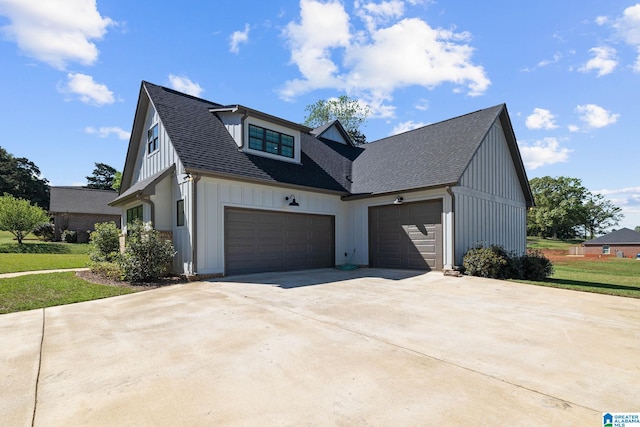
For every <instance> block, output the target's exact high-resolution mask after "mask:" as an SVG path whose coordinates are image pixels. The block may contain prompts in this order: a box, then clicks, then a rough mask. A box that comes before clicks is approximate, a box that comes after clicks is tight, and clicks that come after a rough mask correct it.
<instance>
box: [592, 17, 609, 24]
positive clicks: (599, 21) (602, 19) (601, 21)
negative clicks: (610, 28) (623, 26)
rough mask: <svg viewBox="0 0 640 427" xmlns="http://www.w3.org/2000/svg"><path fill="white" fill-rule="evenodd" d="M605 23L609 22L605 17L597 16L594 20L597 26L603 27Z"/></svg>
mask: <svg viewBox="0 0 640 427" xmlns="http://www.w3.org/2000/svg"><path fill="white" fill-rule="evenodd" d="M607 22H609V18H607V17H606V16H597V17H596V19H595V23H596V24H598V25H604V24H606V23H607Z"/></svg>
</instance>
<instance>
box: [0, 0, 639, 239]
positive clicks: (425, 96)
mask: <svg viewBox="0 0 640 427" xmlns="http://www.w3.org/2000/svg"><path fill="white" fill-rule="evenodd" d="M0 58H2V74H1V75H2V79H0V96H1V99H2V102H1V103H0V109H1V110H0V113H1V114H0V126H1V128H2V130H3V133H4V135H5V137H4V138H3V140H2V142H0V146H2V147H4V148H5V149H6V150H7V151H9V152H10V153H12V154H13V155H15V156H17V157H27V158H28V159H30V160H32V161H33V162H35V164H36V165H37V166H38V167H39V168H40V169H41V171H42V173H43V176H44V177H45V178H47V179H48V180H49V181H50V183H51V185H83V184H86V179H85V177H86V176H87V175H90V174H91V172H92V171H93V168H94V163H95V162H102V163H107V164H109V165H111V166H113V167H115V168H116V169H118V170H122V168H123V166H124V160H125V155H126V150H127V145H128V138H129V132H130V131H131V127H132V121H133V116H134V112H135V107H136V101H137V97H138V93H139V89H140V82H141V80H147V81H150V82H152V83H155V84H160V85H164V86H168V87H173V88H175V89H178V90H181V91H185V92H188V93H191V94H194V95H197V96H200V97H202V98H205V99H208V100H211V101H215V102H219V103H222V104H236V103H237V104H243V105H246V106H248V107H251V108H254V109H257V110H261V111H264V112H266V113H269V114H273V115H276V116H280V117H283V118H286V119H288V120H291V121H295V122H302V121H303V120H304V116H305V111H304V108H305V106H306V105H309V104H312V103H314V102H315V101H317V100H319V99H327V98H330V97H337V96H340V95H343V94H348V95H350V96H351V97H354V98H357V99H359V100H360V101H361V102H363V103H366V104H367V105H368V106H369V107H370V108H371V109H372V111H373V116H372V117H371V118H370V119H369V120H368V122H367V125H366V126H365V127H364V128H363V132H364V133H365V135H366V136H367V138H368V140H370V141H372V140H375V139H378V138H381V137H385V136H388V135H390V134H393V133H398V132H401V131H404V130H409V129H412V128H414V127H417V126H422V125H425V124H429V123H434V122H437V121H440V120H444V119H447V118H450V117H454V116H458V115H462V114H466V113H468V112H472V111H476V110H478V109H481V108H486V107H490V106H493V105H496V104H500V103H503V102H504V103H506V104H507V107H508V110H509V113H510V115H511V120H512V123H513V127H514V130H515V133H516V137H517V138H518V142H519V145H520V150H521V153H522V156H523V159H524V161H525V164H526V167H527V173H528V176H529V178H533V177H539V176H546V175H549V176H560V175H564V176H570V177H575V178H580V179H581V180H582V182H583V184H584V185H585V186H586V187H587V188H588V189H589V190H591V191H593V192H601V193H602V194H604V195H605V197H607V198H608V199H609V200H611V201H613V202H614V203H615V204H616V205H617V206H620V207H621V208H623V212H624V214H625V219H624V220H623V221H622V222H621V223H620V226H626V227H630V228H633V227H635V226H637V225H640V167H639V162H640V160H639V159H640V149H639V148H638V142H639V141H638V136H639V134H640V132H638V130H639V127H640V115H639V114H638V113H639V111H638V100H639V99H640V3H635V2H633V1H631V2H630V1H618V0H609V1H607V2H603V1H587V0H581V1H577V0H575V1H574V0H563V1H560V2H558V1H547V0H541V1H538V2H531V3H523V2H513V1H506V0H504V1H503V0H494V1H491V0H489V1H485V2H459V1H430V0H404V1H403V0H388V1H365V0H356V1H339V0H333V1H327V0H323V1H320V0H318V1H315V0H301V1H295V0H291V1H284V0H283V1H262V0H261V1H257V0H254V1H245V2H218V1H205V0H191V1H186V2H158V1H153V2H151V1H147V0H139V1H133V2H123V1H116V0H104V1H103V0H98V1H92V0H47V1H42V0H0Z"/></svg>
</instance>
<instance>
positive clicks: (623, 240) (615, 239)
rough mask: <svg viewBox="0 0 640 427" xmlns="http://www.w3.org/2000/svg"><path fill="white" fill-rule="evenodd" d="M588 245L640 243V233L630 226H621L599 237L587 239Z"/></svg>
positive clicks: (586, 243) (585, 243)
mask: <svg viewBox="0 0 640 427" xmlns="http://www.w3.org/2000/svg"><path fill="white" fill-rule="evenodd" d="M583 244H584V245H586V246H591V245H595V246H599V245H640V233H638V232H637V231H633V230H631V229H629V228H621V229H620V230H616V231H612V232H611V233H609V234H605V235H604V236H600V237H598V238H597V239H593V240H587V241H586V242H584V243H583Z"/></svg>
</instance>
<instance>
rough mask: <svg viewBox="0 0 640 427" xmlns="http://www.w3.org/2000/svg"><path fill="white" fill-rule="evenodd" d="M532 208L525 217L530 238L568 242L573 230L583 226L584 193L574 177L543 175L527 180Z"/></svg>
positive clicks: (583, 189) (586, 193) (580, 184)
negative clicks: (534, 236)
mask: <svg viewBox="0 0 640 427" xmlns="http://www.w3.org/2000/svg"><path fill="white" fill-rule="evenodd" d="M529 185H530V186H531V191H532V193H533V198H534V200H535V203H536V205H535V207H534V208H532V209H530V210H529V212H528V214H527V232H528V234H530V235H538V236H541V237H552V238H554V239H557V238H562V239H569V238H573V237H575V236H576V232H577V230H576V227H579V226H581V225H583V224H584V218H585V208H584V206H583V202H584V200H585V199H586V197H587V195H588V191H587V189H586V188H585V187H583V186H582V181H581V180H580V179H578V178H569V177H566V176H560V177H557V178H552V177H550V176H545V177H542V178H533V179H532V180H530V181H529Z"/></svg>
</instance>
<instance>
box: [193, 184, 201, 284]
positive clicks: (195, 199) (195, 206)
mask: <svg viewBox="0 0 640 427" xmlns="http://www.w3.org/2000/svg"><path fill="white" fill-rule="evenodd" d="M198 181H200V175H195V176H194V177H193V181H192V183H191V192H192V197H193V203H192V204H191V205H192V206H191V224H192V227H191V231H192V233H193V236H192V238H191V240H192V242H193V244H192V245H191V274H192V275H194V276H195V275H196V274H197V271H198V269H197V266H198V222H197V221H196V217H197V213H198V191H197V189H196V184H197V183H198Z"/></svg>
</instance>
